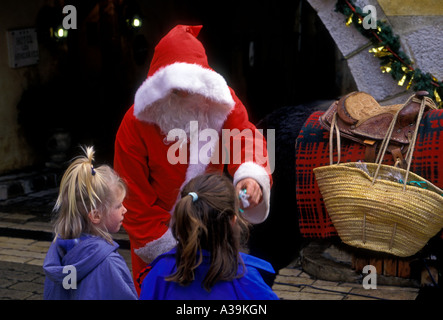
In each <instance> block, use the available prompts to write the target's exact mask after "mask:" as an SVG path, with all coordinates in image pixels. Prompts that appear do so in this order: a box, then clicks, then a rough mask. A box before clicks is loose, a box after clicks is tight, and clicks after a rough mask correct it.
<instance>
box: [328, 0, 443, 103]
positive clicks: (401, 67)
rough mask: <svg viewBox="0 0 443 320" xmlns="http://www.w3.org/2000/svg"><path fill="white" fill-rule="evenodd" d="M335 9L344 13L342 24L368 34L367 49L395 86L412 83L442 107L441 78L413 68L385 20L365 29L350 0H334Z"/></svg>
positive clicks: (359, 13) (416, 88)
mask: <svg viewBox="0 0 443 320" xmlns="http://www.w3.org/2000/svg"><path fill="white" fill-rule="evenodd" d="M335 11H336V12H340V13H342V14H344V15H345V16H346V17H347V18H346V20H345V21H346V25H350V24H351V23H353V24H354V26H355V27H356V28H357V30H358V31H359V32H360V33H361V34H362V35H364V36H365V37H366V38H368V39H369V40H370V41H371V43H372V44H373V46H374V48H372V49H370V50H369V52H372V53H373V54H374V56H376V57H377V58H379V59H380V65H381V67H380V69H381V70H382V72H388V73H390V74H391V76H392V77H393V78H394V80H395V81H397V83H398V85H399V86H403V85H404V84H406V83H407V87H406V90H408V89H409V88H410V87H411V86H413V87H412V88H413V90H414V91H421V90H424V91H427V92H429V97H430V98H432V99H433V100H434V101H435V102H436V104H437V106H438V107H439V108H442V107H443V102H442V99H441V97H443V81H438V80H437V79H436V78H435V77H434V76H433V75H431V74H430V73H424V72H422V71H421V70H420V69H419V68H413V67H412V65H413V64H414V63H413V62H412V61H411V59H409V57H408V56H407V55H406V54H405V53H404V52H403V51H402V50H401V44H400V41H399V37H398V36H396V35H394V34H393V32H392V29H391V27H390V26H389V25H387V24H386V23H384V22H382V21H380V20H377V29H365V28H363V25H362V22H363V19H364V17H365V16H366V14H364V13H363V11H362V10H361V9H360V8H359V7H356V6H355V5H354V3H353V2H352V0H338V1H337V3H336V5H335Z"/></svg>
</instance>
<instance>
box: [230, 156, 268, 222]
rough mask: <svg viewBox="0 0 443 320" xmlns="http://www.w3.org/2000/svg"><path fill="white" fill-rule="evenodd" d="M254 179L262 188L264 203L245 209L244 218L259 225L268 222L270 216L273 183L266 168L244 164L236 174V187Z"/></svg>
mask: <svg viewBox="0 0 443 320" xmlns="http://www.w3.org/2000/svg"><path fill="white" fill-rule="evenodd" d="M246 178H252V179H254V180H255V181H257V183H258V184H259V185H260V186H261V188H262V192H263V199H262V201H261V202H260V203H259V204H258V205H257V206H255V207H253V208H246V209H244V213H243V216H244V217H245V219H246V220H248V221H249V222H250V223H252V224H259V223H262V222H263V221H265V220H266V218H267V217H268V214H269V206H270V194H271V182H270V179H269V175H268V173H267V172H266V170H265V168H263V167H262V166H260V165H258V164H256V163H254V162H245V163H242V164H241V165H240V166H239V167H238V169H237V171H236V172H235V174H234V186H235V185H237V183H238V182H239V181H240V180H243V179H246Z"/></svg>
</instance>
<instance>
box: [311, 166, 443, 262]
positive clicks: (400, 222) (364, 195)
mask: <svg viewBox="0 0 443 320" xmlns="http://www.w3.org/2000/svg"><path fill="white" fill-rule="evenodd" d="M358 165H359V163H356V162H349V163H343V164H336V165H332V166H324V167H320V168H315V169H314V173H315V176H316V179H317V183H318V186H319V189H320V192H321V194H322V196H323V200H324V202H325V206H326V209H327V210H328V213H329V216H330V218H331V221H332V223H333V224H334V227H335V228H336V230H337V233H338V235H339V236H340V238H341V240H342V241H343V242H344V243H346V244H349V245H352V246H355V247H359V248H365V249H370V250H374V251H379V252H386V253H390V254H393V255H396V256H400V257H407V256H411V255H413V254H415V253H416V252H418V251H419V250H420V249H421V248H423V246H424V245H425V244H426V243H427V242H428V241H429V239H430V238H431V237H432V236H434V235H435V234H437V233H438V232H439V231H440V230H441V228H442V227H443V190H441V189H439V188H438V187H436V186H434V185H432V184H431V183H430V182H427V183H426V184H427V189H424V188H421V187H418V186H414V185H407V186H406V188H405V190H403V184H401V183H399V182H394V181H389V180H382V179H380V180H377V181H376V182H375V183H374V184H372V180H373V178H372V177H371V176H370V175H368V174H367V173H366V172H364V171H363V170H361V169H359V168H358ZM366 165H367V169H368V171H369V172H370V174H371V173H372V175H373V174H374V173H375V171H376V169H377V167H378V165H377V164H372V163H366ZM394 169H395V170H397V171H398V172H397V173H400V174H402V175H403V176H405V175H406V170H404V169H401V168H396V167H392V166H387V165H382V166H381V168H380V171H379V175H381V176H383V175H388V174H391V173H392V171H393V170H394ZM409 178H410V180H409V181H425V179H423V178H422V177H420V176H418V175H416V174H414V173H412V172H410V173H409Z"/></svg>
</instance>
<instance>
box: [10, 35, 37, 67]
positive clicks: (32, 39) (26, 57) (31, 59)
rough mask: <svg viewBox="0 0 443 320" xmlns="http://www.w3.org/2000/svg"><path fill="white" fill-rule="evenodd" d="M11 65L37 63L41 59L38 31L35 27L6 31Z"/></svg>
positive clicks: (21, 65) (23, 65)
mask: <svg viewBox="0 0 443 320" xmlns="http://www.w3.org/2000/svg"><path fill="white" fill-rule="evenodd" d="M6 38H7V42H8V54H9V66H10V67H11V68H19V67H25V66H30V65H33V64H37V63H38V60H39V52H38V41H37V31H36V30H35V28H26V29H15V30H8V31H6Z"/></svg>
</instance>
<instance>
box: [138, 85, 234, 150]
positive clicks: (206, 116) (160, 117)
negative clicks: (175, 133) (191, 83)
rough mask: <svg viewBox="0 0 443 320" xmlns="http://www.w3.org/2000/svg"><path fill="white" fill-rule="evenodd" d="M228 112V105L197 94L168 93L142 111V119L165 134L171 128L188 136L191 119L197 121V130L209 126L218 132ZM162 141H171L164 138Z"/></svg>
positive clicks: (167, 142)
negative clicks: (179, 130) (179, 94)
mask: <svg viewBox="0 0 443 320" xmlns="http://www.w3.org/2000/svg"><path fill="white" fill-rule="evenodd" d="M229 112H230V107H229V106H226V105H224V104H219V103H216V102H214V101H212V100H209V99H207V98H205V97H203V96H201V95H199V94H189V95H188V96H186V97H181V96H178V95H177V94H175V93H170V94H169V95H167V96H166V97H165V98H163V99H161V100H158V101H157V102H155V103H154V104H152V105H151V106H149V107H148V108H147V109H146V110H145V111H144V112H143V113H144V114H143V119H144V120H145V121H148V122H151V123H154V124H156V125H157V126H159V128H160V130H161V132H162V133H163V134H164V135H166V136H167V135H168V132H169V131H171V130H173V129H181V130H184V131H185V132H186V135H187V137H188V138H189V136H190V123H191V121H197V122H198V130H199V131H201V130H204V129H207V128H211V129H214V130H216V131H217V132H219V133H220V132H221V128H222V126H223V123H224V122H225V121H226V118H227V116H228V114H229ZM164 142H165V143H166V144H170V143H172V142H171V141H167V140H166V138H165V139H164Z"/></svg>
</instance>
